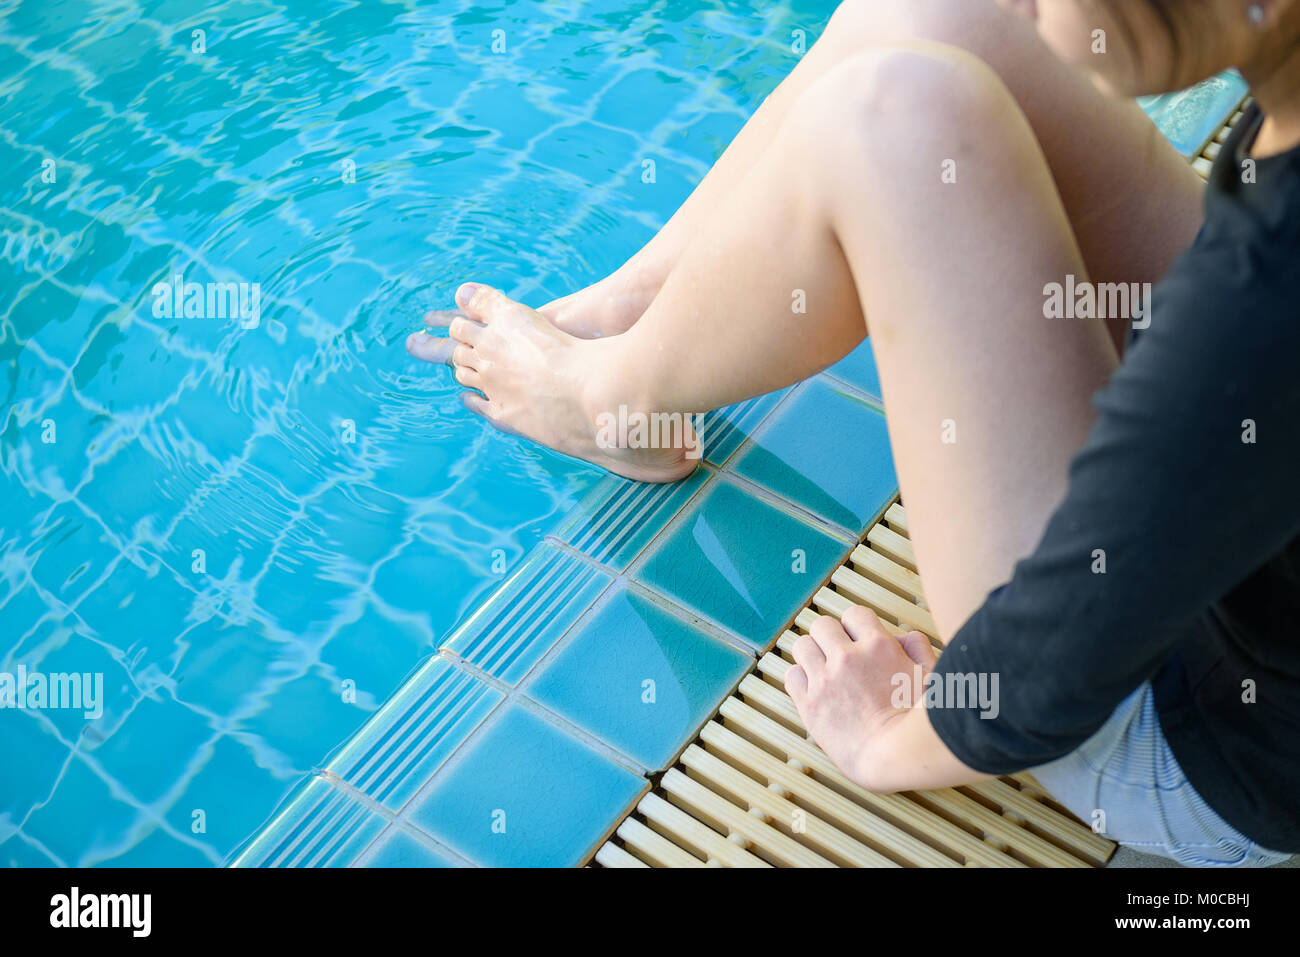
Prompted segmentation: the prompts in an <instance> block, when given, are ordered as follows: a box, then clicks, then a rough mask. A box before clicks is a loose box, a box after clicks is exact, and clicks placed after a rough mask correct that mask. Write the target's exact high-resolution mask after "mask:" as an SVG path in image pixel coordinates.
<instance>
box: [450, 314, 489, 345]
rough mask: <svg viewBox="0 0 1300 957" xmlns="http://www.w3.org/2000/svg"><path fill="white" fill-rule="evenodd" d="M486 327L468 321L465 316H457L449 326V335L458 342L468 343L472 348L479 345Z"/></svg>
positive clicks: (471, 320) (470, 320)
mask: <svg viewBox="0 0 1300 957" xmlns="http://www.w3.org/2000/svg"><path fill="white" fill-rule="evenodd" d="M484 328H486V327H485V326H482V325H480V324H479V323H477V322H475V321H474V320H473V319H466V318H465V317H464V316H457V317H456V318H455V319H453V320H452V321H451V325H449V326H447V335H448V336H450V337H451V338H453V339H455V340H456V341H458V342H464V343H468V344H469V345H471V346H476V345H478V344H479V340H480V339H481V338H482V337H483V330H484Z"/></svg>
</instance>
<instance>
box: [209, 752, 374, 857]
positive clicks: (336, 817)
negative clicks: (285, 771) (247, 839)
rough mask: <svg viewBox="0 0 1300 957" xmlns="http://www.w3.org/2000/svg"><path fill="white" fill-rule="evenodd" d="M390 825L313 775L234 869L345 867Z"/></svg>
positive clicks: (296, 791) (245, 850)
mask: <svg viewBox="0 0 1300 957" xmlns="http://www.w3.org/2000/svg"><path fill="white" fill-rule="evenodd" d="M387 824H388V821H387V820H386V819H385V818H383V817H380V816H379V815H378V814H375V813H374V812H372V811H371V810H369V809H368V808H366V807H363V806H362V805H360V804H358V803H357V802H356V801H354V800H353V799H352V798H350V797H349V796H348V795H346V794H344V793H343V792H342V791H340V790H338V789H337V788H335V787H333V786H332V785H331V784H329V783H328V782H327V781H326V780H325V779H324V778H322V777H320V776H317V775H313V776H312V777H310V778H308V779H307V781H306V782H304V784H302V785H301V786H299V787H298V788H297V789H296V790H295V792H294V794H293V796H292V797H291V798H290V799H289V801H288V803H287V804H286V806H285V808H284V810H283V811H281V812H280V813H279V814H277V815H276V817H275V819H274V820H273V821H271V823H270V824H268V825H267V826H266V827H265V828H263V829H262V831H261V832H259V833H258V835H257V837H256V838H254V839H253V841H252V842H251V843H250V844H249V845H248V847H247V848H245V849H244V850H243V852H242V853H241V854H240V855H239V856H238V857H237V858H236V860H235V862H234V866H235V867H347V866H348V865H349V864H351V863H352V862H353V861H355V860H356V859H357V858H358V857H359V856H360V855H361V853H362V852H363V851H365V849H366V848H367V847H368V846H369V845H370V843H371V842H372V841H373V840H374V839H375V838H376V837H378V836H379V833H380V832H381V831H382V830H383V829H384V827H385V826H386V825H387Z"/></svg>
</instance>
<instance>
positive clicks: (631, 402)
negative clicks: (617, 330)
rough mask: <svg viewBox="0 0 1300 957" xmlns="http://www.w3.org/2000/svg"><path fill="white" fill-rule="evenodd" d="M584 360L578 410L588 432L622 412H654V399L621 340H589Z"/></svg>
mask: <svg viewBox="0 0 1300 957" xmlns="http://www.w3.org/2000/svg"><path fill="white" fill-rule="evenodd" d="M587 345H588V346H589V347H590V348H589V350H588V354H587V356H586V359H585V366H586V370H587V373H586V377H585V379H584V380H583V386H582V406H583V411H584V413H585V416H586V419H587V421H588V422H589V423H590V424H591V426H592V428H593V429H594V428H599V427H600V425H601V423H602V422H604V421H605V420H606V417H607V416H609V415H614V416H617V415H618V414H619V410H620V409H623V410H624V411H625V412H653V411H658V410H657V409H656V408H655V406H654V401H655V399H656V396H655V395H654V394H653V391H652V390H651V389H650V388H648V387H647V386H648V383H645V382H644V380H643V377H642V376H641V375H640V374H639V370H638V365H640V366H642V367H644V363H637V362H636V361H635V358H634V357H632V356H631V355H630V354H629V353H630V352H631V350H629V349H627V348H626V343H625V342H623V341H621V337H611V338H609V339H597V340H593V341H591V342H589V343H587Z"/></svg>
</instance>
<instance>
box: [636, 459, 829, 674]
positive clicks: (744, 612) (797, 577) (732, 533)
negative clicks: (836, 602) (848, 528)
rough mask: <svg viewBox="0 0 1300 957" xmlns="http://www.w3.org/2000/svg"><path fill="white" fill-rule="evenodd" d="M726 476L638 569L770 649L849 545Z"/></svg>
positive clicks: (642, 577) (647, 580) (644, 579)
mask: <svg viewBox="0 0 1300 957" xmlns="http://www.w3.org/2000/svg"><path fill="white" fill-rule="evenodd" d="M850 547H851V546H850V545H849V543H847V542H841V541H837V540H836V539H834V538H832V537H831V536H829V535H827V534H826V533H825V532H822V531H820V530H819V529H816V528H814V527H812V526H811V525H809V524H807V523H805V522H803V521H800V520H799V519H797V518H795V517H794V516H793V515H791V514H790V513H788V512H785V511H783V510H781V509H778V508H776V507H774V506H772V505H769V504H768V503H766V502H763V501H760V500H759V499H758V498H756V497H755V496H753V495H751V494H749V493H748V492H745V491H743V490H741V489H739V488H737V487H736V486H735V485H732V484H730V483H728V482H715V483H714V485H713V487H712V488H711V489H710V490H709V491H707V492H705V493H704V495H703V496H702V497H701V499H700V500H699V501H698V502H697V503H696V504H694V505H692V506H691V507H690V508H689V509H687V511H686V512H685V513H684V514H683V515H682V516H681V517H680V518H678V520H677V522H675V523H674V526H673V528H672V529H670V530H669V531H668V532H667V533H666V536H665V538H664V539H662V540H661V541H660V542H659V543H657V544H656V545H654V546H652V549H653V550H652V551H651V553H650V554H649V555H648V556H647V558H646V559H645V561H644V562H642V564H641V565H640V567H639V568H638V569H636V570H635V571H634V573H633V576H634V578H636V579H637V580H638V581H640V582H641V583H642V584H644V585H647V586H649V587H651V588H653V589H656V590H657V591H659V592H661V593H662V594H665V595H668V596H669V597H670V598H672V599H673V600H674V601H676V602H677V603H678V604H680V605H683V606H685V607H686V608H689V609H690V610H691V611H693V612H696V613H697V614H699V615H701V616H703V617H705V618H710V619H712V620H713V621H715V622H717V623H718V624H720V625H722V626H723V627H724V628H727V629H730V630H731V631H732V632H734V633H735V634H736V635H738V636H740V637H741V638H742V639H744V640H745V641H746V642H748V643H749V644H751V645H753V646H754V647H755V648H756V649H766V648H767V647H768V646H769V645H771V643H772V642H773V640H775V638H776V636H777V634H778V632H779V631H780V630H781V629H782V628H783V627H785V625H787V624H788V623H789V622H790V620H791V619H792V618H793V617H794V616H795V614H796V613H798V611H799V609H800V608H801V607H803V605H804V604H805V603H806V602H807V601H808V599H809V598H810V597H811V596H812V593H813V592H814V591H815V590H816V589H817V588H818V586H820V585H821V583H822V582H824V581H825V580H826V578H827V577H829V575H830V573H831V571H832V570H833V569H834V568H835V566H836V564H838V563H839V562H840V561H841V560H842V559H843V558H844V556H845V555H846V554H848V551H849V549H850Z"/></svg>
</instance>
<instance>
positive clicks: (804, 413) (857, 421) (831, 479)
mask: <svg viewBox="0 0 1300 957" xmlns="http://www.w3.org/2000/svg"><path fill="white" fill-rule="evenodd" d="M731 468H732V470H733V471H734V472H735V473H736V474H737V475H743V476H744V477H745V478H747V479H749V480H751V481H753V482H757V483H758V484H759V485H763V486H766V487H767V488H769V489H771V490H772V491H773V492H776V493H777V494H778V495H780V496H781V497H783V498H785V499H787V500H788V501H791V502H794V503H795V504H797V505H802V506H803V507H804V508H806V509H808V511H810V512H812V513H813V514H814V515H817V516H819V517H821V518H824V519H825V520H826V521H828V522H833V523H834V524H836V525H839V526H842V527H843V528H847V529H849V530H850V531H851V532H853V533H854V534H855V535H861V534H862V533H863V532H864V531H866V529H867V526H869V525H870V524H871V522H872V521H874V520H875V518H876V517H877V516H878V515H879V514H880V512H881V510H882V509H884V508H885V506H886V505H888V504H889V501H890V499H892V498H893V497H894V494H895V493H896V492H897V491H898V479H897V478H896V477H895V475H894V458H893V456H892V455H891V454H890V449H889V430H888V429H887V428H886V427H885V417H884V416H883V415H882V414H881V413H880V412H878V411H876V409H875V408H874V407H873V406H871V405H870V404H869V403H868V402H867V401H865V400H864V399H861V398H859V397H858V396H856V395H854V394H853V393H851V392H849V391H847V390H845V389H843V388H841V387H839V386H837V385H835V384H834V382H833V381H832V380H829V379H814V380H812V381H811V382H809V383H808V384H807V385H805V386H804V387H803V388H801V389H800V390H799V392H798V393H797V394H796V395H794V396H792V397H791V398H790V399H788V400H787V401H786V402H785V404H783V405H782V406H781V409H780V411H778V412H777V414H776V417H775V419H774V420H773V421H771V422H769V423H768V426H767V428H766V429H765V430H764V431H763V433H762V434H761V435H760V436H759V437H758V438H757V439H755V440H753V441H752V442H750V443H749V445H748V446H746V447H745V449H744V450H743V451H742V452H741V453H740V456H739V457H738V458H737V459H735V460H734V461H733V462H732V465H731Z"/></svg>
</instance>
